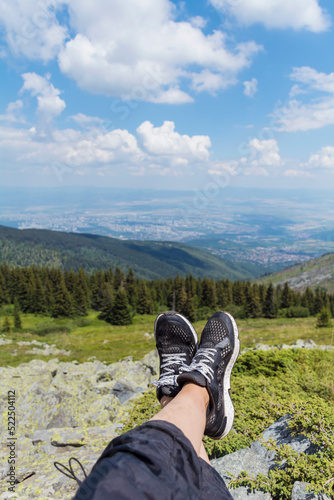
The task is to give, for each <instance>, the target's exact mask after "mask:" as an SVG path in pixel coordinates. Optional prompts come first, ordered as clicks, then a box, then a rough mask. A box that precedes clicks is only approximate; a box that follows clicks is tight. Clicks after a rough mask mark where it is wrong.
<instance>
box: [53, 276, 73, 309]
mask: <svg viewBox="0 0 334 500" xmlns="http://www.w3.org/2000/svg"><path fill="white" fill-rule="evenodd" d="M51 314H52V316H53V317H54V318H58V317H59V316H72V314H73V304H72V298H71V295H70V294H69V292H68V290H67V288H66V286H65V280H64V275H63V273H62V272H61V271H59V270H58V280H57V282H56V284H55V289H54V291H53V307H52V311H51Z"/></svg>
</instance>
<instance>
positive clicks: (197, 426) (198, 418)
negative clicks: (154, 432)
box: [151, 384, 210, 464]
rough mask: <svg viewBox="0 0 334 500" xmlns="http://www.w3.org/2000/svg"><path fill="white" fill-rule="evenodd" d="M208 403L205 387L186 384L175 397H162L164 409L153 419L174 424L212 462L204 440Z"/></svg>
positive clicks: (199, 453) (199, 454)
mask: <svg viewBox="0 0 334 500" xmlns="http://www.w3.org/2000/svg"><path fill="white" fill-rule="evenodd" d="M208 403H209V394H208V391H207V390H206V388H205V387H199V386H198V385H195V384H185V385H184V386H183V388H182V390H181V391H180V392H179V393H178V394H177V396H175V397H174V398H171V397H168V396H163V397H162V399H161V401H160V404H161V408H162V409H161V410H160V411H159V413H157V414H156V415H155V416H154V417H153V418H152V419H151V420H164V421H165V422H169V423H170V424H174V425H175V426H176V427H178V428H179V429H180V430H181V431H182V432H183V434H184V435H185V436H186V437H187V438H188V439H189V441H190V442H191V444H192V445H193V447H194V450H195V451H196V453H197V455H198V456H199V457H200V458H202V459H203V460H205V462H207V463H208V464H210V461H209V458H208V455H207V453H206V451H205V448H204V445H203V441H202V439H203V434H204V429H205V422H206V412H207V406H208Z"/></svg>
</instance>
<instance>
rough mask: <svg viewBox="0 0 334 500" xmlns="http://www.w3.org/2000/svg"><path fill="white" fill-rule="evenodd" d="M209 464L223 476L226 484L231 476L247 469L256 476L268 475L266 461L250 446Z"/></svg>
mask: <svg viewBox="0 0 334 500" xmlns="http://www.w3.org/2000/svg"><path fill="white" fill-rule="evenodd" d="M211 465H212V466H213V467H214V468H215V469H216V471H217V472H218V473H219V474H220V475H221V476H222V477H223V479H224V481H225V483H226V485H227V486H228V485H229V483H230V481H231V477H232V475H233V476H236V477H237V476H238V475H239V474H240V472H241V471H245V470H247V472H248V474H249V475H251V476H253V477H256V476H257V475H258V474H264V475H265V476H267V475H268V472H269V465H268V462H267V461H266V460H265V458H263V457H262V456H261V455H259V454H258V453H257V452H256V451H255V450H252V449H251V448H244V449H243V450H239V451H235V452H234V453H230V454H229V455H225V457H222V458H217V459H215V460H212V461H211Z"/></svg>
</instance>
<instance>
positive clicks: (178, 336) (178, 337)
mask: <svg viewBox="0 0 334 500" xmlns="http://www.w3.org/2000/svg"><path fill="white" fill-rule="evenodd" d="M154 336H155V342H156V346H157V349H158V353H159V357H160V378H159V380H158V382H156V383H155V385H156V386H157V398H158V400H159V401H160V399H161V398H162V396H170V397H174V396H176V394H178V392H180V390H181V388H180V387H179V385H178V383H177V377H178V376H179V374H180V373H181V372H180V368H181V367H182V366H188V365H189V364H190V363H191V361H192V359H193V356H194V354H195V352H196V350H197V346H198V344H197V333H196V331H195V329H194V327H193V326H192V324H191V323H190V322H189V321H188V320H187V319H186V318H185V317H184V316H182V315H181V314H178V313H176V312H174V311H170V312H165V313H162V314H159V316H158V317H157V319H156V320H155V325H154Z"/></svg>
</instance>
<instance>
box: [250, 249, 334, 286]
mask: <svg viewBox="0 0 334 500" xmlns="http://www.w3.org/2000/svg"><path fill="white" fill-rule="evenodd" d="M256 281H257V282H258V283H264V284H266V285H268V284H269V283H270V282H271V283H273V284H274V285H282V284H283V283H285V282H288V284H289V286H290V288H293V289H294V290H298V291H301V292H302V291H304V290H305V289H306V288H307V287H309V288H311V289H312V290H315V289H316V288H322V289H324V290H326V291H327V292H329V293H334V253H333V252H330V253H326V254H324V255H322V256H321V257H316V258H314V259H310V260H308V261H306V262H303V263H301V264H295V265H293V266H289V267H287V268H285V269H282V270H281V271H278V272H276V273H273V274H269V275H268V276H264V277H262V278H259V279H257V280H256Z"/></svg>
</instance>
